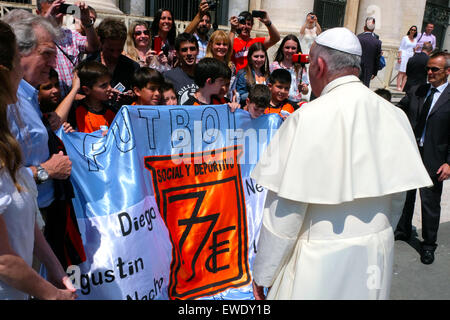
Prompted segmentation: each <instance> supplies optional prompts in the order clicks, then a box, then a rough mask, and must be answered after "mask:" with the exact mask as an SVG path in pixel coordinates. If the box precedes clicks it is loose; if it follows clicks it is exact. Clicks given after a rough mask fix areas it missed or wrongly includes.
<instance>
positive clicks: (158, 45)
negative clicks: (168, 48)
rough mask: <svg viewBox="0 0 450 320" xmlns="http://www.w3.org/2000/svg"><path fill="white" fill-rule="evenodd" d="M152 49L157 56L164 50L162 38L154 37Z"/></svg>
mask: <svg viewBox="0 0 450 320" xmlns="http://www.w3.org/2000/svg"><path fill="white" fill-rule="evenodd" d="M152 49H153V51H155V52H156V54H159V53H160V52H161V49H162V39H161V37H160V36H154V37H153V41H152Z"/></svg>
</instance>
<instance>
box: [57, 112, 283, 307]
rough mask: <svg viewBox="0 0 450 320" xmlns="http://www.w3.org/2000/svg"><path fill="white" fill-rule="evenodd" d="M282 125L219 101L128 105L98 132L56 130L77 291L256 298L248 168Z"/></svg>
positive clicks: (258, 197) (258, 200)
mask: <svg viewBox="0 0 450 320" xmlns="http://www.w3.org/2000/svg"><path fill="white" fill-rule="evenodd" d="M280 124H281V119H280V118H279V117H278V116H277V115H267V116H263V117H260V118H258V119H256V120H252V119H251V118H250V116H249V114H248V113H247V112H245V111H242V110H238V111H237V112H235V113H231V112H230V111H229V110H228V108H227V107H226V106H214V107H213V106H205V107H195V108H193V107H189V106H188V107H181V106H174V107H157V108H155V107H147V106H134V107H123V108H122V109H121V110H120V111H119V113H118V114H117V116H116V118H115V120H114V122H113V123H112V125H111V129H110V130H109V132H108V135H107V136H106V137H102V136H101V133H100V132H97V133H92V134H84V133H72V134H64V133H61V134H60V135H61V137H62V139H63V142H64V144H65V146H66V149H67V152H68V154H69V157H70V158H71V161H72V164H73V165H72V182H73V185H74V189H75V194H76V198H75V199H74V207H75V211H76V214H77V219H78V223H79V227H80V231H81V233H82V239H83V244H84V246H85V251H86V255H87V261H86V262H84V263H82V264H81V265H79V266H74V267H72V269H71V270H69V271H70V272H69V273H70V274H72V278H73V279H75V280H77V279H78V285H79V289H80V290H79V291H78V294H79V296H80V298H81V299H133V300H134V299H136V300H137V299H139V300H141V299H146V300H152V299H253V294H252V288H251V268H252V264H253V259H254V254H255V247H256V242H257V239H258V236H259V228H260V225H261V220H262V209H263V205H264V199H265V195H266V192H265V190H264V189H262V188H261V187H259V186H258V185H255V183H254V181H253V180H251V179H250V178H249V174H250V172H251V170H252V168H253V166H254V165H255V164H256V162H257V159H258V157H259V156H260V155H261V153H262V151H263V150H264V148H265V147H266V146H267V144H268V142H269V140H270V138H271V137H272V136H273V134H274V132H275V131H276V129H277V128H278V127H279V125H280ZM255 146H256V147H255ZM249 159H250V161H249ZM187 160H189V161H187ZM75 282H76V281H75Z"/></svg>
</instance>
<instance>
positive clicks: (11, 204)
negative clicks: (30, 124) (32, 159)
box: [0, 21, 76, 300]
mask: <svg viewBox="0 0 450 320" xmlns="http://www.w3.org/2000/svg"><path fill="white" fill-rule="evenodd" d="M18 52H19V50H18V46H17V44H16V37H15V35H14V32H13V31H12V29H11V27H10V26H9V25H8V24H6V23H4V22H3V21H0V83H1V84H2V85H1V86H0V300H24V299H27V298H28V297H29V295H32V296H34V297H36V298H38V299H64V300H73V299H75V298H76V294H75V292H76V289H75V288H74V287H73V285H72V282H71V280H70V279H69V277H68V276H67V275H66V273H65V272H64V269H63V268H62V266H61V264H60V263H59V261H58V259H57V258H56V256H55V255H54V253H53V252H52V250H51V248H50V246H49V244H48V243H47V241H46V240H45V238H44V236H43V234H42V232H41V230H40V229H39V227H38V225H37V223H36V217H37V214H38V212H39V209H38V205H37V188H36V183H35V182H34V179H33V176H32V174H31V173H30V171H29V170H28V169H27V168H25V167H24V166H23V165H22V153H21V148H20V145H19V143H18V142H17V140H16V139H15V138H14V136H13V135H12V133H11V131H10V129H9V124H8V120H7V108H12V107H16V106H15V105H13V104H15V103H16V102H17V96H16V94H17V89H18V87H19V83H20V81H21V79H22V77H23V70H22V67H21V64H20V55H19V53H18ZM8 104H11V105H10V106H8ZM33 254H34V255H35V256H36V258H37V259H38V260H39V261H41V262H42V263H43V264H44V265H45V267H46V269H47V274H48V276H49V280H50V279H51V280H50V281H51V282H49V281H46V280H45V279H44V278H42V277H41V276H40V275H39V274H38V273H37V272H36V271H34V270H33V268H32V267H31V265H32V260H33Z"/></svg>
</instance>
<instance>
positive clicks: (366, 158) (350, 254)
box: [251, 76, 432, 299]
mask: <svg viewBox="0 0 450 320" xmlns="http://www.w3.org/2000/svg"><path fill="white" fill-rule="evenodd" d="M251 176H252V178H254V179H255V180H256V181H257V182H258V184H260V185H262V186H264V187H266V188H267V189H268V190H269V191H268V195H267V199H266V203H265V208H264V218H263V225H262V228H261V234H260V239H259V243H258V247H257V255H256V258H255V263H254V267H253V278H254V280H255V282H256V283H257V284H258V285H262V286H265V287H270V290H269V292H268V296H267V298H268V299H388V298H389V291H390V286H391V278H392V273H393V259H394V233H393V229H395V227H396V225H397V222H398V220H399V218H400V216H401V213H402V208H403V204H404V201H405V195H406V191H407V190H411V189H416V188H421V187H425V186H430V185H432V182H431V179H430V178H429V176H428V174H427V172H426V170H425V168H424V166H423V163H422V160H421V158H420V155H419V151H418V149H417V144H416V142H415V138H414V134H413V132H412V129H411V126H410V123H409V121H408V119H407V117H406V115H405V114H404V113H403V111H402V110H400V109H398V108H397V107H395V106H394V105H392V104H391V103H389V102H387V101H386V100H384V99H383V98H381V97H379V96H378V95H377V94H375V93H374V92H372V91H371V90H370V89H368V88H366V87H365V86H364V85H363V84H362V83H361V82H360V81H359V79H358V78H357V77H355V76H345V77H341V78H338V79H336V80H334V81H332V82H331V83H329V84H328V85H327V86H326V87H325V88H324V90H323V92H322V94H321V96H320V97H319V98H318V99H316V100H314V101H312V102H310V103H307V104H305V105H303V106H302V108H300V109H299V110H298V111H296V112H295V113H293V114H292V115H290V116H289V117H288V119H287V120H286V121H285V122H284V123H283V125H282V127H281V128H280V129H279V130H278V132H277V133H276V135H275V136H274V138H273V140H272V141H271V143H270V145H269V146H268V148H267V150H266V151H265V153H264V154H263V156H262V157H261V159H260V161H259V162H258V164H257V166H256V167H255V169H254V171H253V172H252V175H251Z"/></svg>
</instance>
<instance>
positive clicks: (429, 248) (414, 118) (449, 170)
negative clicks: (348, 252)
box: [395, 52, 450, 264]
mask: <svg viewBox="0 0 450 320" xmlns="http://www.w3.org/2000/svg"><path fill="white" fill-rule="evenodd" d="M426 70H427V76H428V82H429V84H424V85H418V86H414V87H412V88H411V90H409V91H408V92H407V94H406V96H405V97H404V98H403V99H402V100H401V101H400V103H399V104H398V106H399V107H400V108H401V109H403V111H405V112H406V114H407V115H408V118H409V121H410V122H411V126H412V128H413V130H414V134H415V136H416V140H417V144H418V146H419V151H420V155H421V156H422V160H423V163H424V165H425V168H426V169H427V171H428V174H429V175H430V177H431V179H432V181H433V184H434V185H433V186H432V187H430V188H421V189H419V192H420V199H421V206H422V237H423V242H422V246H421V249H422V250H421V257H420V260H421V262H422V263H424V264H431V263H433V261H434V251H435V250H436V248H437V244H436V241H437V232H438V228H439V220H440V214H441V206H440V203H441V194H442V185H443V181H444V180H447V179H448V178H449V177H450V166H449V164H450V138H449V137H450V136H449V134H448V133H449V132H450V87H449V86H448V76H449V75H450V55H449V54H448V53H445V52H438V53H435V54H433V55H432V56H431V57H430V59H429V60H428V63H427V66H426ZM411 174H414V172H412V173H411ZM415 199H416V190H411V191H408V194H407V196H406V202H405V206H404V208H403V214H402V217H401V219H400V221H399V223H398V226H397V229H396V231H395V239H396V240H404V241H408V240H409V239H410V237H411V231H412V217H413V213H414V203H415Z"/></svg>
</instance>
